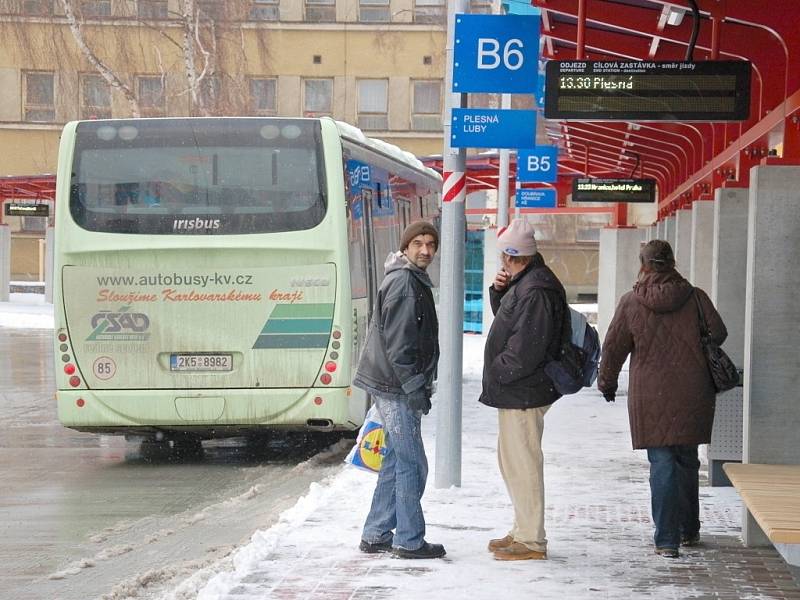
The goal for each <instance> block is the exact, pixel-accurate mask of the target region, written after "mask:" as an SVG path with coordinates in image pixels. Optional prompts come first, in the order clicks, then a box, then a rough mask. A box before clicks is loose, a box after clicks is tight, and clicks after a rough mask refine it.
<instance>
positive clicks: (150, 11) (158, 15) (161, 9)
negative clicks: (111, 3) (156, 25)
mask: <svg viewBox="0 0 800 600" xmlns="http://www.w3.org/2000/svg"><path fill="white" fill-rule="evenodd" d="M137 10H138V15H139V17H141V18H142V19H166V18H167V3H166V1H163V2H162V1H159V0H139V3H138V6H137Z"/></svg>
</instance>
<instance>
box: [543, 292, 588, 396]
mask: <svg viewBox="0 0 800 600" xmlns="http://www.w3.org/2000/svg"><path fill="white" fill-rule="evenodd" d="M565 304H566V303H565ZM558 353H559V355H558V356H556V357H554V358H553V360H551V361H550V362H548V363H547V364H546V365H545V367H544V372H545V374H546V375H547V376H548V377H549V378H550V379H551V380H552V382H553V386H554V387H555V388H556V390H557V391H558V393H559V394H561V395H562V396H565V395H567V394H574V393H576V392H578V391H580V390H581V388H584V387H589V386H591V385H592V384H593V383H594V381H595V379H597V365H598V363H599V362H600V336H599V335H597V331H595V329H594V327H592V326H591V325H589V323H588V322H587V321H586V317H584V316H583V314H581V313H579V312H578V311H577V310H575V309H573V308H571V307H570V306H569V305H568V304H566V310H565V312H564V318H563V319H562V324H561V344H560V345H559V347H558Z"/></svg>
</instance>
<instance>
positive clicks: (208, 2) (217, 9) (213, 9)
mask: <svg viewBox="0 0 800 600" xmlns="http://www.w3.org/2000/svg"><path fill="white" fill-rule="evenodd" d="M197 8H199V9H200V10H201V11H203V12H204V13H205V15H206V16H207V17H208V18H210V19H214V20H218V19H224V18H225V3H224V2H223V1H222V0H201V1H199V2H198V3H197Z"/></svg>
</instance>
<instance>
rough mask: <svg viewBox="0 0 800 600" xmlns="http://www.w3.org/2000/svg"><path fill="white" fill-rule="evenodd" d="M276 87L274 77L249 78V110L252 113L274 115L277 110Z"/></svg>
mask: <svg viewBox="0 0 800 600" xmlns="http://www.w3.org/2000/svg"><path fill="white" fill-rule="evenodd" d="M277 88H278V82H277V81H276V80H275V79H251V80H250V112H251V113H252V114H254V115H267V116H269V115H274V114H275V113H276V112H277V110H278V101H277V97H278V95H277Z"/></svg>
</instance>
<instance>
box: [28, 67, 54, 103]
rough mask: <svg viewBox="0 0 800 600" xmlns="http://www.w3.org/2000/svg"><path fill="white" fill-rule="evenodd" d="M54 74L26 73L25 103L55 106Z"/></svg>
mask: <svg viewBox="0 0 800 600" xmlns="http://www.w3.org/2000/svg"><path fill="white" fill-rule="evenodd" d="M53 96H54V92H53V74H52V73H26V74H25V103H26V104H38V105H43V104H44V105H49V106H52V105H53Z"/></svg>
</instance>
